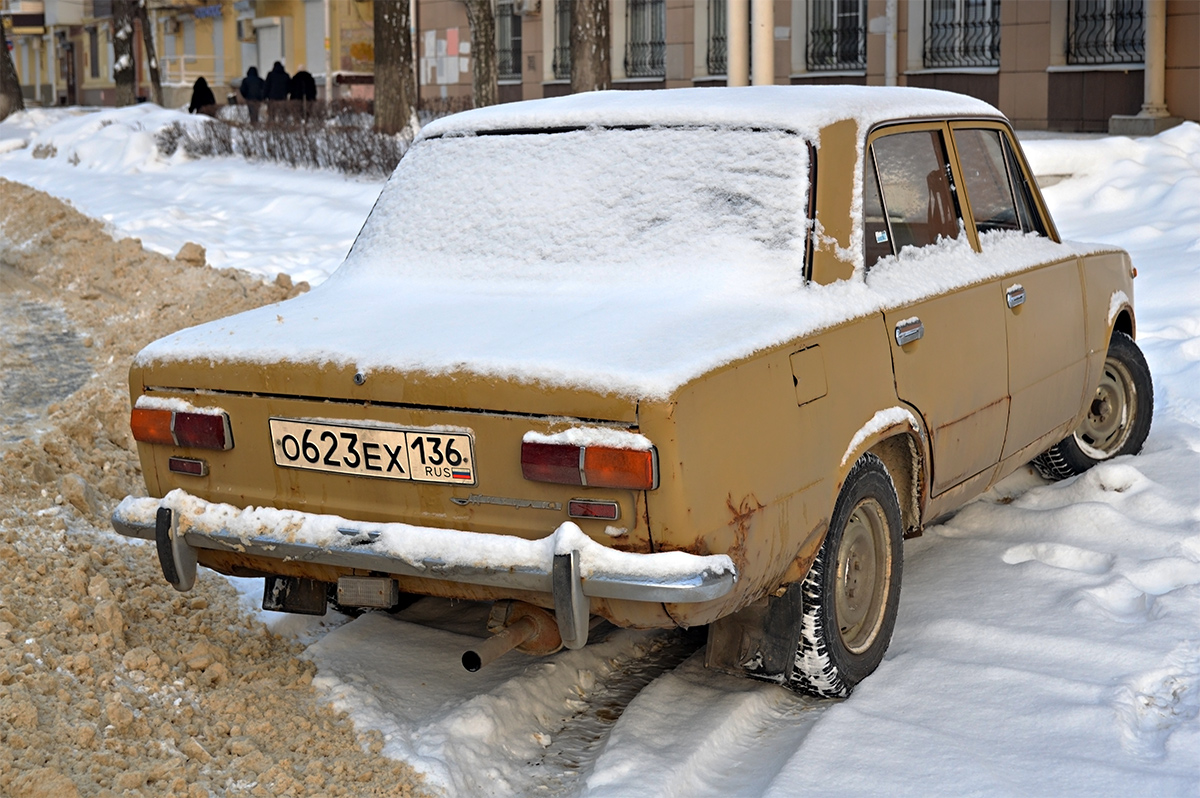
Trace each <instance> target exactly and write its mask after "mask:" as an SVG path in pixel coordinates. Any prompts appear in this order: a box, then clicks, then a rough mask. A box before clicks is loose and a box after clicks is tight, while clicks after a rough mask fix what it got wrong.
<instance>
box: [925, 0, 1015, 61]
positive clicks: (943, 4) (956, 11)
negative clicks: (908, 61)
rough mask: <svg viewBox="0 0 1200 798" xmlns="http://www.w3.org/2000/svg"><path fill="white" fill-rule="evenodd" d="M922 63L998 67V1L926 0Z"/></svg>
mask: <svg viewBox="0 0 1200 798" xmlns="http://www.w3.org/2000/svg"><path fill="white" fill-rule="evenodd" d="M925 10H926V24H925V66H926V67H927V68H932V67H998V66H1000V0H929V3H928V5H927V6H926V7H925Z"/></svg>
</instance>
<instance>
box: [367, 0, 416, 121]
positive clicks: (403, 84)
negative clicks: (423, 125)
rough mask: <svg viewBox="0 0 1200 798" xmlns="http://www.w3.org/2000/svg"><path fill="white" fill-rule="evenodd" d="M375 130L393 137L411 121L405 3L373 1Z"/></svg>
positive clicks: (413, 88)
mask: <svg viewBox="0 0 1200 798" xmlns="http://www.w3.org/2000/svg"><path fill="white" fill-rule="evenodd" d="M374 8H375V129H376V130H378V131H379V132H380V133H387V134H389V135H395V134H396V133H399V132H400V131H401V130H403V129H404V128H405V126H406V125H408V124H409V123H410V122H411V121H412V115H413V95H414V94H415V93H416V90H417V87H416V80H415V79H414V77H413V48H412V37H411V36H410V35H409V25H410V20H409V13H408V11H409V7H408V2H407V0H401V2H396V0H374Z"/></svg>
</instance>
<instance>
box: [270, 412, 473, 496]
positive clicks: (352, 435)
mask: <svg viewBox="0 0 1200 798" xmlns="http://www.w3.org/2000/svg"><path fill="white" fill-rule="evenodd" d="M270 425H271V446H272V447H273V448H274V450H275V464H276V465H279V466H283V467H284V468H303V469H306V470H309V471H328V472H331V473H335V474H352V475H354V476H359V477H375V478H378V479H402V480H409V481H413V482H444V483H446V484H451V485H474V484H475V449H474V442H473V440H472V438H471V436H470V435H469V434H466V433H451V432H434V431H431V430H423V429H403V428H400V427H365V426H353V425H349V424H321V423H316V422H313V421H299V420H296V419H289V418H273V419H271V420H270Z"/></svg>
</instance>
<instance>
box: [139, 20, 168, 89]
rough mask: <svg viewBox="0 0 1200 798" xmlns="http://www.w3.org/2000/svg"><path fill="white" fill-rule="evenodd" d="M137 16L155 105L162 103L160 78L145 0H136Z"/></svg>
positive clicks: (152, 32)
mask: <svg viewBox="0 0 1200 798" xmlns="http://www.w3.org/2000/svg"><path fill="white" fill-rule="evenodd" d="M137 16H138V19H139V20H140V21H141V23H142V46H144V47H145V48H146V63H147V64H148V65H149V66H150V94H151V97H150V99H152V100H153V101H154V104H155V105H162V104H163V93H162V78H160V77H159V74H158V54H157V53H156V52H155V50H154V26H153V25H151V24H150V14H149V12H148V11H146V0H137Z"/></svg>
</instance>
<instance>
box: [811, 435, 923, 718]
mask: <svg viewBox="0 0 1200 798" xmlns="http://www.w3.org/2000/svg"><path fill="white" fill-rule="evenodd" d="M902 538H903V535H902V525H901V520H900V502H899V501H898V500H897V498H896V487H895V485H894V484H893V483H892V478H891V475H890V474H888V471H887V468H886V467H885V466H884V465H883V462H882V461H881V460H880V459H879V458H878V457H876V456H875V455H873V454H866V455H863V456H862V457H861V458H860V459H859V461H858V462H857V463H855V464H854V467H853V468H851V469H850V473H849V474H848V475H847V477H846V483H845V485H843V486H842V492H841V493H840V494H839V495H838V499H837V503H836V504H835V505H834V509H833V517H832V518H831V519H830V523H829V533H828V534H827V535H826V537H825V542H824V544H822V546H821V551H820V552H819V553H818V554H817V559H816V560H815V561H814V562H813V565H812V568H811V569H810V570H809V572H808V576H807V577H806V578H805V580H804V584H803V595H804V609H803V618H802V621H801V626H800V641H799V645H798V647H797V650H796V665H795V669H794V671H793V674H792V678H791V682H790V685H789V686H790V687H792V689H794V690H797V691H798V692H803V693H808V694H809V695H814V696H817V697H819V698H840V697H844V696H847V695H849V694H850V690H851V689H852V688H853V687H854V685H856V684H858V683H859V682H861V681H862V680H863V679H865V678H866V677H867V676H869V675H870V674H871V673H872V672H874V670H875V669H876V668H877V667H879V663H880V661H882V660H883V654H884V652H885V651H887V647H888V644H889V643H890V642H891V640H892V628H893V627H894V626H895V624H896V610H897V608H898V606H899V603H900V574H901V566H902V559H903V555H902V550H901V549H902V545H901V541H902Z"/></svg>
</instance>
